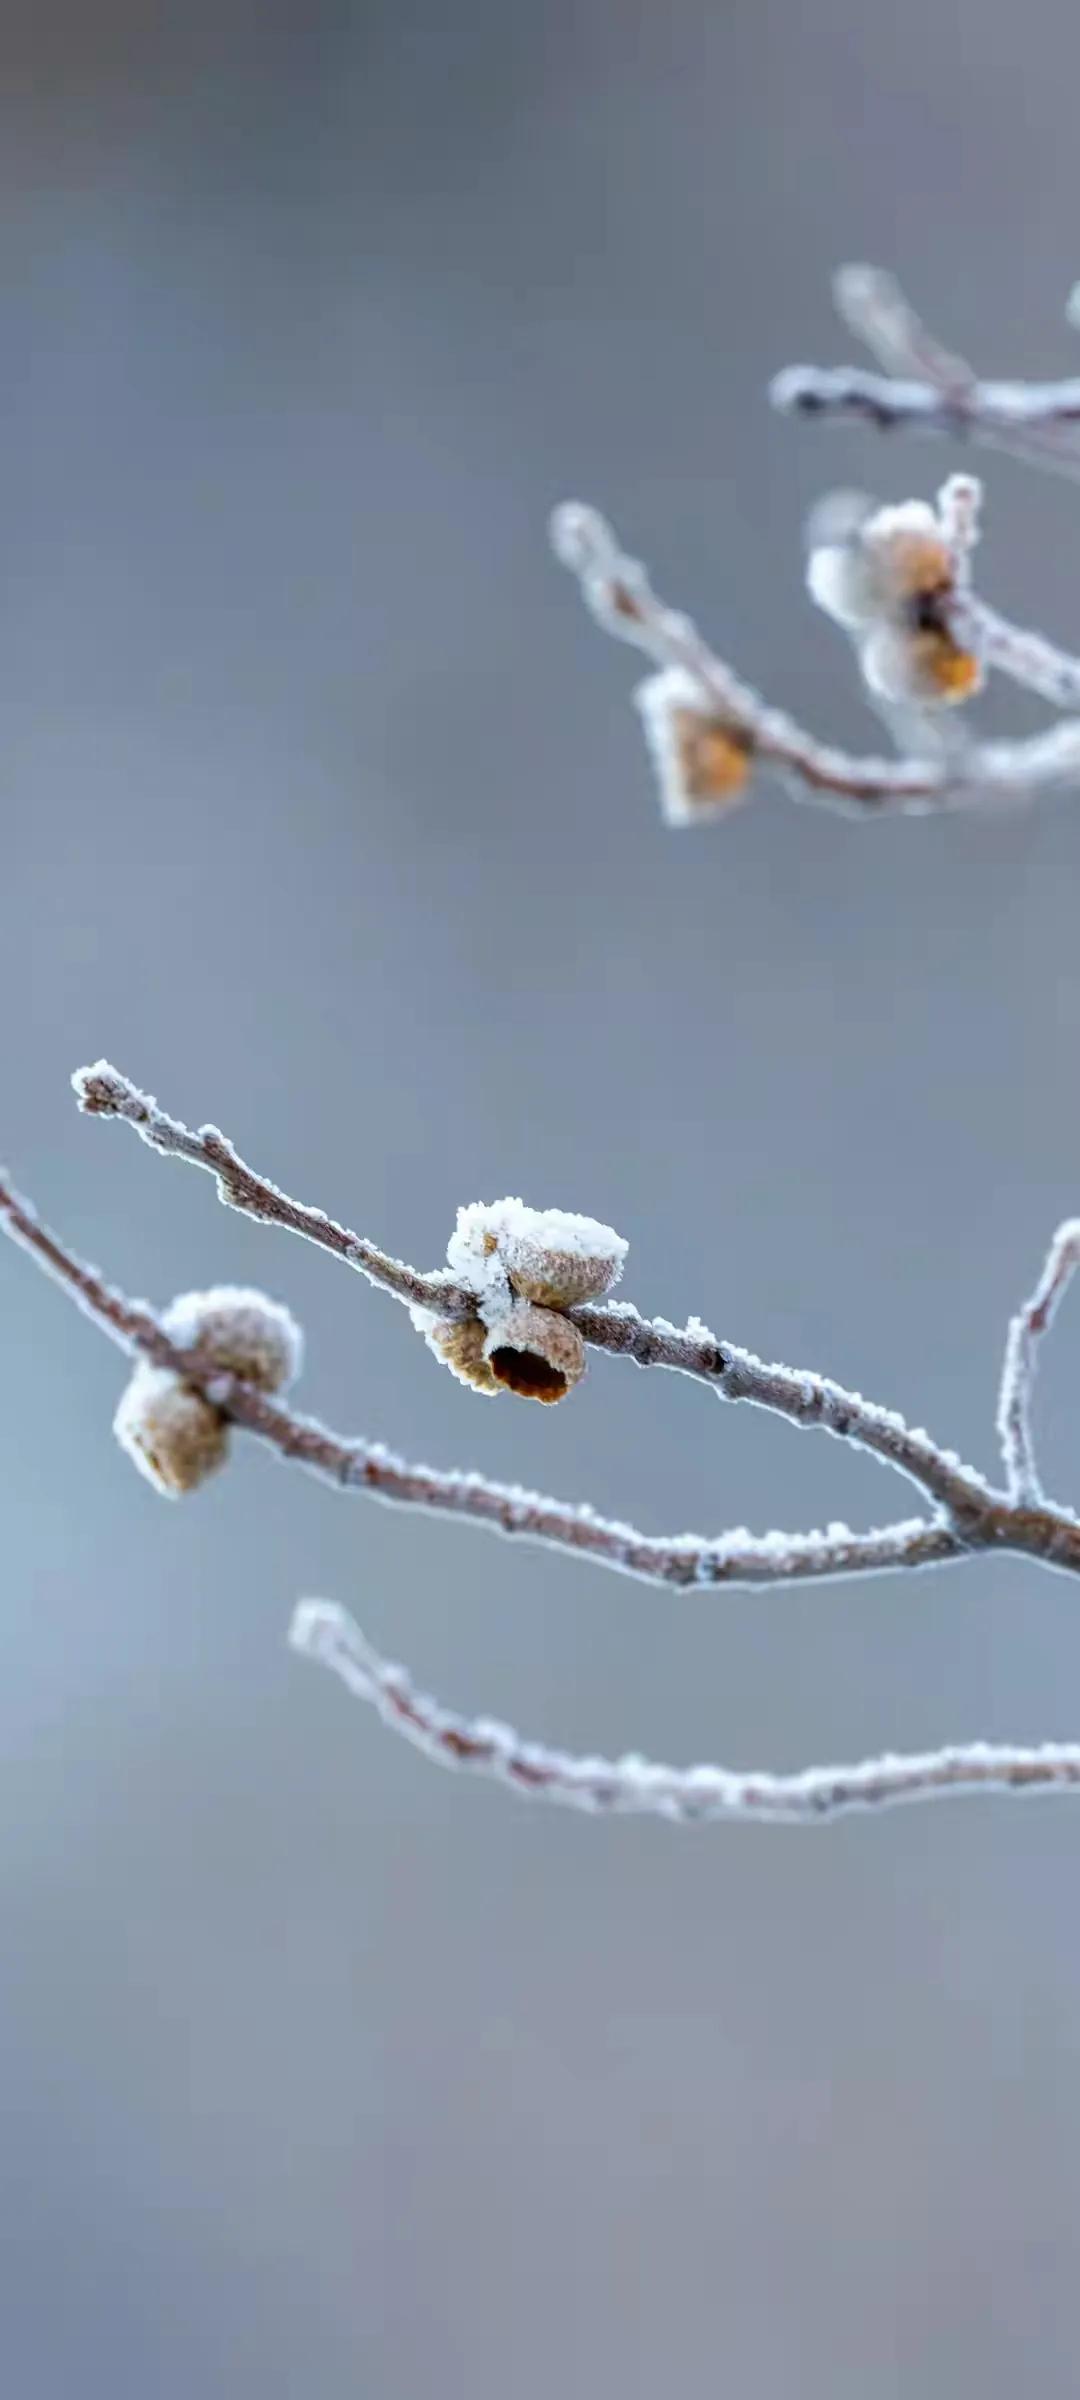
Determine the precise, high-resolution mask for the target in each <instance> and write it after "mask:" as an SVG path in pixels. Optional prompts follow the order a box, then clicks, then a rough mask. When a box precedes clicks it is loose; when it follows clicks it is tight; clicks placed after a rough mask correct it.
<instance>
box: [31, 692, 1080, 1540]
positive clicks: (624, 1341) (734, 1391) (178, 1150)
mask: <svg viewBox="0 0 1080 2400" xmlns="http://www.w3.org/2000/svg"><path fill="white" fill-rule="evenodd" d="M1078 731H1080V728H1078ZM72 1083H73V1085H74V1088H75V1091H76V1093H77V1095H78V1100H79V1106H80V1107H81V1108H82V1109H84V1110H86V1111H87V1113H88V1114H90V1115H92V1116H111V1117H118V1118H120V1119H122V1120H123V1121H124V1122H125V1123H128V1124H131V1125H134V1126H135V1128H136V1130H137V1132H139V1133H140V1134H141V1136H142V1139H143V1140H144V1141H145V1142H148V1143H149V1144H150V1146H151V1148H152V1149H157V1150H161V1151H164V1152H166V1153H167V1154H168V1155H169V1156H171V1157H175V1158H184V1159H187V1160H188V1161H189V1162H190V1163H191V1164H193V1165H195V1166H199V1167H206V1168H209V1170H210V1171H211V1172H212V1173H213V1174H215V1175H216V1176H217V1178H218V1192H219V1196H220V1197H221V1198H222V1199H223V1200H224V1201H225V1202H226V1203H227V1205H228V1206H229V1207H231V1208H237V1209H239V1210H240V1211H241V1212H242V1213H243V1214H245V1215H248V1216H253V1217H255V1218H257V1219H258V1220H259V1221H260V1222H261V1223H267V1222H270V1223H274V1224H277V1225H283V1226H285V1227H287V1228H288V1230H289V1231H290V1232H292V1233H299V1234H301V1235H303V1236H304V1238H305V1239H306V1240H307V1241H312V1242H315V1243H317V1244H318V1245H319V1246H320V1247H321V1248H322V1249H326V1250H329V1251H331V1252H332V1254H333V1255H334V1257H336V1258H342V1259H344V1260H345V1262H346V1264H347V1265H348V1266H355V1267H359V1268H360V1270H361V1272H362V1273H363V1274H364V1275H366V1276H367V1277H368V1279H369V1281H370V1282H372V1283H375V1284H378V1285H380V1286H381V1287H382V1289H384V1290H386V1291H389V1292H391V1293H392V1294H393V1296H394V1298H395V1299H398V1300H404V1301H410V1302H411V1301H413V1300H414V1299H419V1300H421V1301H422V1304H423V1305H424V1306H425V1307H426V1308H428V1309H431V1310H433V1311H434V1312H435V1313H436V1314H442V1315H447V1316H450V1315H453V1316H464V1315H472V1314H475V1312H476V1296H475V1294H473V1293H471V1292H468V1291H465V1290H463V1289H462V1287H461V1286H460V1285H457V1284H454V1283H452V1282H451V1281H450V1280H449V1278H448V1277H446V1276H445V1275H443V1274H442V1273H441V1272H439V1271H436V1272H435V1273H434V1274H430V1275H422V1274H420V1273H418V1271H417V1269H416V1268H415V1267H408V1266H404V1265H403V1264H402V1262H401V1261H400V1260H398V1259H390V1258H388V1257H387V1255H386V1253H385V1252H384V1251H382V1250H380V1249H379V1248H378V1247H377V1245H376V1244H375V1243H374V1242H371V1241H369V1240H367V1238H366V1237H365V1236H363V1235H360V1234H356V1233H350V1232H348V1231H347V1230H346V1228H345V1227H344V1226H341V1225H338V1224H336V1223H335V1221H334V1220H333V1219H332V1218H330V1217H326V1216H324V1215H323V1214H322V1212H321V1210H319V1209H313V1208H306V1207H304V1206H302V1205H301V1203H300V1202H299V1201H296V1200H290V1199H289V1197H288V1195H287V1193H284V1192H280V1191H278V1189H277V1187H276V1185H274V1184H272V1183H268V1182H266V1181H265V1179H264V1178H263V1177H262V1176H260V1175H256V1174H254V1173H253V1171H252V1169H251V1168H250V1167H247V1166H245V1165H244V1162H243V1160H242V1159H241V1158H240V1157H239V1156H238V1154H237V1152H236V1151H235V1150H234V1148H233V1146H232V1143H231V1142H229V1141H227V1140H226V1139H225V1137H224V1135H223V1134H220V1133H218V1132H217V1131H216V1130H215V1129H213V1128H208V1129H204V1130H203V1132H201V1133H189V1132H188V1130H187V1127H186V1126H184V1125H182V1124H180V1123H179V1121H178V1120H177V1119H176V1118H173V1117H169V1116H166V1115H165V1113H164V1111H163V1110H162V1109H160V1108H159V1107H158V1105H157V1102H156V1101H155V1100H152V1099H150V1098H149V1096H148V1095H147V1094H146V1093H145V1092H140V1091H139V1090H138V1089H137V1087H136V1086H135V1085H134V1084H133V1083H131V1082H129V1080H128V1078H127V1076H126V1075H121V1074H119V1073H118V1071H117V1069H116V1068H115V1067H110V1066H109V1065H108V1063H107V1061H105V1060H99V1062H98V1064H97V1065H96V1066H93V1067H80V1068H78V1069H77V1070H76V1072H75V1074H74V1075H73V1076H72ZM566 1314H567V1315H568V1316H569V1317H571V1318H572V1320H573V1322H574V1324H575V1325H576V1326H577V1327H578V1329H579V1331H580V1333H581V1335H582V1337H583V1339H584V1340H585V1341H586V1342H588V1343H590V1344H591V1345H592V1347H593V1348H594V1349H598V1350H607V1351H610V1352H612V1353H613V1354H614V1355H615V1356H617V1357H623V1358H631V1359H633V1360H634V1362H635V1364H636V1365H637V1366H640V1367H657V1366H658V1367H667V1368H671V1369H673V1370H674V1371H675V1372H676V1373H678V1374H681V1375H689V1376H691V1377H693V1378H694V1380H695V1381H697V1382H701V1383H706V1384H708V1385H709V1387H710V1388H711V1389H712V1390H713V1391H715V1392H716V1394H717V1396H718V1398H720V1399H721V1400H731V1401H737V1400H745V1401H748V1402H750V1404H751V1405H752V1406H754V1407H757V1408H767V1409H769V1410H771V1411H772V1412H773V1414H774V1415H776V1416H781V1417H786V1419H787V1420H788V1423H789V1424H792V1425H797V1426H800V1427H803V1428H805V1427H808V1426H819V1427H821V1428H822V1429H823V1431H825V1432H826V1433H832V1434H835V1435H836V1436H837V1437H838V1438H839V1439H840V1440H842V1441H847V1442H851V1443H853V1444H854V1445H855V1447H856V1448H857V1449H863V1450H868V1451H870V1452H871V1454H872V1455H873V1456H874V1457H875V1458H879V1459H881V1460H882V1462H883V1463H884V1465H886V1466H889V1467H893V1468H895V1470H896V1471H897V1473H898V1474H901V1475H905V1476H907V1477H908V1479H909V1480H910V1481H911V1482H912V1483H915V1484H917V1485H918V1486H919V1488H920V1490H921V1491H923V1492H924V1493H925V1494H926V1495H927V1496H928V1498H929V1499H931V1500H932V1501H933V1502H934V1504H935V1506H936V1507H937V1508H944V1509H947V1510H948V1511H949V1512H950V1514H952V1515H953V1516H954V1517H955V1518H956V1519H957V1520H958V1521H964V1522H965V1523H966V1521H967V1520H968V1519H969V1518H970V1517H971V1515H972V1512H973V1511H974V1512H975V1514H976V1515H977V1514H979V1513H980V1512H981V1510H982V1508H983V1504H984V1502H985V1500H986V1497H987V1491H988V1487H987V1485H986V1483H985V1482H984V1480H983V1478H982V1477H981V1476H980V1475H977V1474H976V1472H975V1470H974V1468H972V1467H965V1466H963V1465H962V1464H961V1463H960V1461H959V1460H958V1459H957V1458H956V1457H955V1456H954V1455H953V1454H952V1453H951V1452H949V1451H945V1450H942V1449H941V1447H940V1445H939V1444H938V1443H937V1442H935V1441H933V1440H932V1439H931V1437H930V1435H929V1434H926V1433H922V1432H913V1431H912V1430H911V1428H910V1427H909V1426H907V1425H905V1423H904V1420H903V1418H902V1417H901V1416H899V1415H897V1413H896V1411H895V1410H893V1409H885V1408H879V1407H877V1406H876V1405H875V1404H874V1402H872V1401H869V1400H864V1399H863V1398H862V1396H861V1394H860V1393H858V1392H849V1391H846V1390H845V1389H844V1387H843V1385H842V1384H838V1383H833V1382H832V1381H831V1380H830V1379H829V1378H827V1377H826V1376H822V1375H816V1374H813V1373H810V1372H808V1371H800V1370H797V1369H795V1368H792V1367H784V1366H770V1365H768V1364H767V1363H766V1361H765V1360H764V1359H760V1358H756V1357H755V1356H754V1353H753V1352H752V1351H750V1350H741V1349H739V1348H737V1347H736V1345H735V1344H734V1343H731V1342H720V1341H718V1340H717V1338H716V1336H715V1334H713V1333H710V1331H709V1329H708V1327H707V1326H705V1325H702V1324H701V1323H700V1321H699V1320H698V1319H697V1318H694V1319H692V1320H691V1322H690V1323H689V1325H687V1326H685V1327H681V1328H680V1327H678V1326H675V1325H669V1324H668V1323H667V1321H666V1319H665V1318H663V1317H654V1318H649V1317H642V1316H641V1315H640V1314H639V1312H638V1310H637V1309H636V1308H634V1307H632V1306H631V1305H630V1304H629V1303H628V1302H627V1301H608V1302H606V1303H603V1304H598V1303H590V1304H588V1305H583V1306H581V1307H579V1308H572V1309H568V1310H567V1311H566Z"/></svg>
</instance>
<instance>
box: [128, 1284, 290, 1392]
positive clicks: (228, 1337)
mask: <svg viewBox="0 0 1080 2400" xmlns="http://www.w3.org/2000/svg"><path fill="white" fill-rule="evenodd" d="M161 1322H162V1324H163V1326H164V1328H165V1331H166V1333H167V1334H168V1336H169V1339H170V1341H173V1342H176V1343H177V1345H178V1346H179V1348H180V1349H182V1350H195V1349H199V1350H201V1351H202V1353H203V1355H204V1357H205V1358H208V1359H209V1360H211V1361H212V1363H213V1364H214V1365H215V1366H217V1367H220V1368H221V1370H222V1372H223V1373H225V1374H228V1375H240V1376H242V1377H243V1379H244V1381H245V1383H253V1384H255V1385H256V1387H257V1389H258V1390H259V1391H261V1392H281V1391H285V1390H286V1389H287V1387H288V1386H289V1384H290V1383H293V1382H295V1380H296V1377H297V1375H298V1374H299V1372H300V1365H301V1361H302V1358H303V1350H304V1337H303V1334H302V1333H301V1331H300V1327H299V1325H298V1324H297V1322H296V1319H295V1317H293V1316H292V1315H291V1313H290V1311H289V1310H288V1309H287V1308H285V1307H284V1306H283V1304H282V1302H281V1301H280V1300H270V1299H268V1298H267V1296H266V1293H265V1292H260V1291H255V1290H253V1289H250V1288H248V1287H247V1286H244V1285H240V1284H231V1283H221V1284H215V1285H214V1286H213V1287H212V1288H211V1290H209V1291H207V1292H180V1293H179V1294H178V1295H177V1297H176V1299H175V1300H172V1301H170V1303H169V1306H168V1308H167V1309H166V1310H165V1311H164V1314H163V1316H162V1320H161Z"/></svg>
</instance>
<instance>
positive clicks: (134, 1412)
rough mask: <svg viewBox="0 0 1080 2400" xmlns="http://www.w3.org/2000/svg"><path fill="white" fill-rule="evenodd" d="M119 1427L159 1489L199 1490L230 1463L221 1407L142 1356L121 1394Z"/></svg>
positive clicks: (124, 1444) (172, 1493)
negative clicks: (207, 1480) (152, 1364)
mask: <svg viewBox="0 0 1080 2400" xmlns="http://www.w3.org/2000/svg"><path fill="white" fill-rule="evenodd" d="M113 1432H114V1433H115V1435H116V1438H117V1441H118V1442H119V1443H120V1446H121V1448H122V1449H124V1450H126V1451H127V1454H128V1457H129V1458H132V1459H134V1461H135V1465H136V1466H137V1467H138V1469H139V1471H140V1473H141V1474H143V1475H145V1476H146V1478H147V1480H148V1482H150V1483H152V1484H153V1486H154V1489H155V1491H158V1492H163V1493H164V1494H165V1495H166V1497H167V1498H168V1499H170V1500H176V1499H179V1497H180V1495H181V1493H182V1492H193V1491H195V1490H196V1489H197V1487H198V1485H199V1484H200V1483H205V1481H206V1478H207V1476H208V1475H213V1474H214V1473H215V1472H216V1470H217V1468H218V1467H221V1466H223V1465H224V1463H225V1460H226V1458H227V1457H228V1451H229V1428H228V1426H227V1424H226V1422H225V1419H224V1417H223V1416H222V1415H221V1414H220V1411H219V1410H218V1409H216V1408H213V1407H212V1406H211V1404H210V1402H209V1400H204V1398H203V1396H202V1393H201V1392H196V1391H194V1390H193V1389H192V1387H191V1385H190V1384H187V1383H181V1382H180V1380H179V1378H178V1377H177V1376H176V1375H173V1374H171V1373H170V1371H169V1369H168V1368H167V1367H152V1366H150V1365H148V1364H146V1363H144V1362H141V1363H140V1364H139V1365H138V1366H137V1367H136V1369H135V1372H134V1374H133V1375H132V1377H131V1381H130V1383H129V1384H128V1385H127V1386H126V1388H125V1390H124V1391H123V1392H122V1393H121V1396H120V1405H119V1407H118V1409H117V1411H116V1415H115V1417H114V1418H113Z"/></svg>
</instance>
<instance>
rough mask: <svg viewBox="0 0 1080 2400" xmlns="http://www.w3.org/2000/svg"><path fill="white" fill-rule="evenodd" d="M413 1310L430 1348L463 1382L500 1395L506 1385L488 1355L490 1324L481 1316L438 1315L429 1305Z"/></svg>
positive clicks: (413, 1316) (496, 1395)
mask: <svg viewBox="0 0 1080 2400" xmlns="http://www.w3.org/2000/svg"><path fill="white" fill-rule="evenodd" d="M409 1314H410V1316H411V1318H412V1321H413V1324H414V1325H415V1327H416V1330H417V1332H418V1333H422V1334H423V1336H424V1340H425V1341H426V1343H427V1345H428V1348H429V1350H433V1351H434V1353H435V1356H436V1358H438V1359H441V1361H442V1364H443V1366H444V1367H449V1369H450V1373H451V1375H456V1376H457V1379H458V1382H459V1383H467V1384H469V1385H471V1387H472V1390H473V1391H474V1392H486V1393H488V1395H489V1396H490V1397H491V1398H492V1399H497V1397H498V1395H499V1393H500V1392H501V1391H502V1390H503V1385H502V1384H501V1383H500V1382H499V1379H498V1377H497V1376H496V1375H495V1374H493V1372H492V1369H491V1366H490V1365H489V1362H488V1360H487V1358H486V1357H485V1355H484V1349H485V1344H486V1342H487V1327H486V1325H483V1324H481V1321H480V1319H479V1317H456V1318H455V1317H437V1316H435V1315H434V1314H433V1312H432V1310H431V1309H429V1308H412V1309H410V1311H409Z"/></svg>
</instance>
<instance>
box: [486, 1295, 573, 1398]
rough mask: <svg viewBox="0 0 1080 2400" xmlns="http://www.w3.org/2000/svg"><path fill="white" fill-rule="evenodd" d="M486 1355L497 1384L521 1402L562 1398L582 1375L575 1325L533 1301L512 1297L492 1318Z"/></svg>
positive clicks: (554, 1310) (552, 1310)
mask: <svg viewBox="0 0 1080 2400" xmlns="http://www.w3.org/2000/svg"><path fill="white" fill-rule="evenodd" d="M485 1356H486V1358H487V1360H488V1363H489V1365H490V1368H491V1372H492V1374H493V1375H494V1377H495V1380H496V1383H498V1384H501V1385H502V1386H503V1387H504V1388H505V1390H506V1391H508V1392H516V1393H517V1395H518V1398H519V1399H521V1400H543V1401H552V1400H564V1399H565V1397H566V1394H567V1392H570V1391H572V1390H573V1388H574V1385H575V1383H580V1381H581V1378H582V1376H583V1375H584V1373H585V1344H584V1342H583V1341H582V1338H581V1335H580V1333H579V1332H578V1329H577V1326H576V1325H575V1324H574V1323H573V1322H572V1320H571V1319H570V1318H569V1317H563V1316H560V1315H559V1313H558V1311H557V1310H556V1309H553V1308H537V1307H535V1306H534V1304H533V1302H532V1301H531V1300H514V1301H512V1302H511V1304H510V1306H509V1308H508V1309H506V1310H505V1311H504V1312H503V1313H502V1314H500V1315H498V1316H495V1317H493V1318H492V1319H491V1320H490V1323H489V1329H488V1337H487V1342H486V1344H485Z"/></svg>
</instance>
